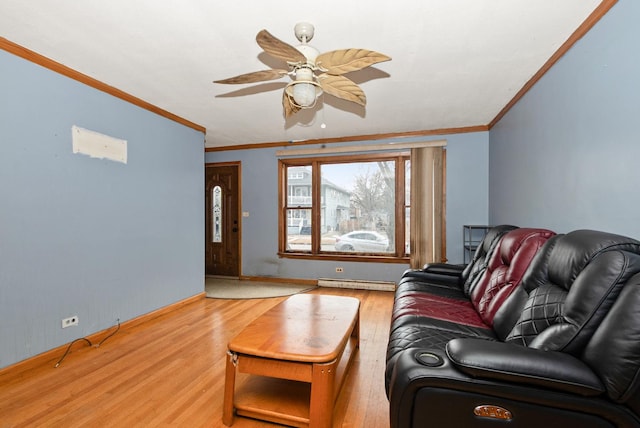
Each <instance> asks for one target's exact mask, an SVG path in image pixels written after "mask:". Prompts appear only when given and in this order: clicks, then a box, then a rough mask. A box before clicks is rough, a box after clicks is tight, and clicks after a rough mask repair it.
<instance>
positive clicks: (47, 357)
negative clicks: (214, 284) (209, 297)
mask: <svg viewBox="0 0 640 428" xmlns="http://www.w3.org/2000/svg"><path fill="white" fill-rule="evenodd" d="M205 297H206V293H205V292H204V291H203V292H202V293H198V294H196V295H194V296H191V297H187V298H186V299H183V300H180V301H178V302H176V303H172V304H170V305H168V306H163V307H162V308H159V309H156V310H155V311H152V312H149V313H146V314H143V315H140V316H138V317H136V318H132V319H130V320H128V321H125V322H123V323H121V324H120V331H123V330H127V329H130V328H133V327H135V326H138V325H140V324H142V323H144V322H147V321H149V320H152V319H154V318H157V317H159V316H161V315H163V314H165V313H168V312H171V311H174V310H176V309H177V308H179V307H181V306H184V305H188V304H190V303H193V302H195V301H198V300H200V299H204V298H205ZM112 331H113V326H112V327H109V328H106V329H104V330H101V331H98V332H96V333H93V334H91V335H89V336H86V338H87V339H89V341H91V342H92V343H99V342H100V340H101V339H103V338H104V337H106V336H107V335H108V334H109V333H111V332H112ZM68 346H69V344H68V343H65V344H64V345H62V346H58V347H57V348H53V349H50V350H48V351H45V352H43V353H41V354H38V355H35V356H33V357H30V358H27V359H26V360H22V361H18V362H17V363H15V364H11V365H9V366H7V367H3V368H0V377H1V376H2V375H4V374H6V373H8V372H12V373H13V374H15V373H16V372H26V371H29V370H32V369H33V368H35V367H39V366H42V365H45V364H48V363H50V364H51V366H52V367H53V366H54V364H55V362H56V361H57V360H58V359H60V356H61V355H62V354H63V353H64V351H65V350H66V349H67V347H68Z"/></svg>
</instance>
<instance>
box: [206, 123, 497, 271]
mask: <svg viewBox="0 0 640 428" xmlns="http://www.w3.org/2000/svg"><path fill="white" fill-rule="evenodd" d="M440 139H446V140H447V257H448V258H449V261H450V262H452V263H460V262H462V256H463V255H462V225H463V224H469V223H471V224H485V223H486V222H487V219H488V205H487V204H488V202H487V201H488V187H487V186H488V180H489V179H488V171H487V167H488V156H489V149H488V146H489V134H488V132H477V133H468V134H455V135H443V136H438V137H433V138H424V137H423V138H421V139H418V138H413V139H403V142H411V141H425V140H440ZM389 141H392V140H389ZM383 142H384V141H379V140H378V141H361V142H358V143H351V144H350V145H354V144H357V145H363V144H380V143H383ZM345 145H347V144H345ZM338 146H339V145H338V144H336V145H335V147H338ZM332 147H333V145H332ZM305 148H314V146H305ZM277 150H278V149H273V148H266V149H250V150H230V151H225V152H210V153H207V154H206V155H205V161H206V162H231V161H240V162H241V164H242V167H241V168H242V210H243V211H245V212H248V213H249V217H243V218H242V228H243V230H242V251H243V253H242V272H241V273H242V274H243V275H248V276H265V277H280V278H297V279H316V278H346V279H363V280H379V281H397V280H398V278H399V277H400V275H401V274H402V272H403V271H404V270H405V269H407V268H408V265H407V264H389V263H361V262H336V261H318V260H295V259H290V258H280V257H278V254H277V252H278V230H277V224H278V168H277V167H278V159H277V156H276V153H275V152H276V151H277ZM338 265H339V266H342V267H343V268H344V273H343V274H336V272H335V267H336V266H338Z"/></svg>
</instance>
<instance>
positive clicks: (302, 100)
mask: <svg viewBox="0 0 640 428" xmlns="http://www.w3.org/2000/svg"><path fill="white" fill-rule="evenodd" d="M295 75H296V80H295V81H293V82H291V83H289V84H288V85H287V87H286V88H285V91H286V92H287V95H289V96H290V97H291V99H292V102H293V103H294V105H295V106H296V107H300V108H312V107H313V106H315V104H316V100H317V99H318V97H319V96H320V94H322V88H321V87H320V85H319V84H318V83H317V82H316V81H315V75H314V74H313V70H311V69H310V68H307V67H301V68H298V69H297V70H295Z"/></svg>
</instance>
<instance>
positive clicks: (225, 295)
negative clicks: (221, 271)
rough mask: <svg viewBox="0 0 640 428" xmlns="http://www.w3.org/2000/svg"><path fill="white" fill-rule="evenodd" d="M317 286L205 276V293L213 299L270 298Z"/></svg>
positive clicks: (300, 291) (301, 291)
mask: <svg viewBox="0 0 640 428" xmlns="http://www.w3.org/2000/svg"><path fill="white" fill-rule="evenodd" d="M315 288H317V286H315V285H309V284H291V283H285V282H269V281H246V280H239V279H228V278H205V293H206V295H207V297H209V298H212V299H268V298H271V297H282V296H291V295H293V294H297V293H304V292H305V291H309V290H313V289H315Z"/></svg>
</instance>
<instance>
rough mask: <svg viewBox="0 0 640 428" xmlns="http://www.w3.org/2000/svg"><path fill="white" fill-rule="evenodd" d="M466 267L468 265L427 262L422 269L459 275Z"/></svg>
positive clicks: (442, 273) (441, 273)
mask: <svg viewBox="0 0 640 428" xmlns="http://www.w3.org/2000/svg"><path fill="white" fill-rule="evenodd" d="M465 267H466V265H453V264H450V263H427V264H425V265H424V266H423V267H422V271H423V272H429V273H435V274H439V275H450V276H457V277H459V276H460V275H462V271H463V270H464V268H465Z"/></svg>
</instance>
